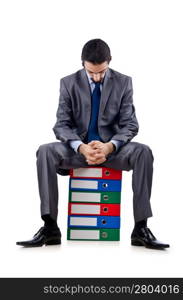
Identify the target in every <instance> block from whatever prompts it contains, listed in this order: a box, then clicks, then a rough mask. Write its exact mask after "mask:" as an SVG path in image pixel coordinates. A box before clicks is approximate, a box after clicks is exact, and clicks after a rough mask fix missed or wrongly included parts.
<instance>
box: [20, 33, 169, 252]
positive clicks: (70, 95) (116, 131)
mask: <svg viewBox="0 0 183 300" xmlns="http://www.w3.org/2000/svg"><path fill="white" fill-rule="evenodd" d="M81 58H82V64H83V68H82V69H81V70H79V71H77V72H76V73H73V74H71V75H69V76H66V77H64V78H62V79H61V81H60V98H59V105H58V110H57V122H56V124H55V126H54V128H53V131H54V133H55V135H56V138H57V139H58V140H59V142H54V143H48V144H44V145H41V146H40V147H39V149H38V150H37V152H36V155H37V174H38V184H39V194H40V199H41V217H42V219H43V220H44V222H45V223H44V226H43V227H41V228H40V230H39V231H38V232H37V233H36V234H35V235H34V237H33V239H31V240H28V241H22V242H17V245H21V246H25V247H36V246H42V245H44V244H45V245H55V244H60V243H61V232H60V229H59V228H58V225H57V214H58V185H57V174H60V175H68V174H69V169H71V168H80V167H87V166H92V165H94V166H105V167H109V168H114V169H117V170H125V171H130V170H133V176H132V188H133V212H134V220H135V226H134V229H133V231H132V234H131V244H132V245H134V246H145V247H147V248H154V249H162V248H167V247H169V245H168V244H164V243H162V242H160V241H158V240H157V239H156V238H155V236H154V235H153V234H152V232H151V231H150V229H149V228H148V227H147V219H148V218H149V217H151V216H152V211H151V205H150V196H151V186H152V175H153V154H152V151H151V149H150V148H149V147H148V146H147V145H145V144H140V143H137V142H131V140H132V138H133V137H134V136H135V135H136V134H137V133H138V122H137V119H136V115H135V108H134V105H133V97H132V96H133V89H132V79H131V77H129V76H126V75H124V74H121V73H119V72H117V71H114V70H113V69H111V68H109V63H110V60H111V53H110V48H109V46H108V45H107V44H106V43H105V42H104V41H102V40H101V39H93V40H90V41H88V42H87V43H86V44H85V45H84V47H83V49H82V55H81Z"/></svg>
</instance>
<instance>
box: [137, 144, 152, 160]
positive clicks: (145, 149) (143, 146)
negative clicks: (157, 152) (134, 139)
mask: <svg viewBox="0 0 183 300" xmlns="http://www.w3.org/2000/svg"><path fill="white" fill-rule="evenodd" d="M137 148H138V150H140V153H141V152H143V154H144V155H146V156H148V157H149V156H150V157H151V158H152V160H154V156H153V153H152V150H151V148H150V147H149V146H148V145H146V144H141V143H138V147H137Z"/></svg>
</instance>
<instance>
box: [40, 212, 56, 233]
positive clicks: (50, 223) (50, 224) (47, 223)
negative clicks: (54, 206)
mask: <svg viewBox="0 0 183 300" xmlns="http://www.w3.org/2000/svg"><path fill="white" fill-rule="evenodd" d="M41 218H42V219H43V221H44V227H46V228H48V229H55V228H58V225H57V221H55V220H53V219H52V218H51V216H50V215H49V214H47V215H42V216H41Z"/></svg>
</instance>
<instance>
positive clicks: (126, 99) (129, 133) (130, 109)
mask: <svg viewBox="0 0 183 300" xmlns="http://www.w3.org/2000/svg"><path fill="white" fill-rule="evenodd" d="M138 130H139V125H138V121H137V118H136V115H135V107H134V105H133V86H132V78H131V77H127V83H126V88H125V91H124V94H123V97H122V101H121V106H120V111H119V118H118V130H117V132H116V134H115V135H114V136H112V138H111V139H114V140H119V141H123V142H124V143H127V142H129V141H130V140H131V139H132V138H133V137H134V136H135V135H137V133H138Z"/></svg>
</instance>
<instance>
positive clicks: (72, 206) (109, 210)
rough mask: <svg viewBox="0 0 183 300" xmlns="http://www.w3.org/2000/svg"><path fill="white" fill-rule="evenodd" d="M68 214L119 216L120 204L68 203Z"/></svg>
mask: <svg viewBox="0 0 183 300" xmlns="http://www.w3.org/2000/svg"><path fill="white" fill-rule="evenodd" d="M68 212H69V215H91V216H93V215H97V216H120V204H103V203H102V204H95V203H89V204H88V203H69V211H68Z"/></svg>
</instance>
